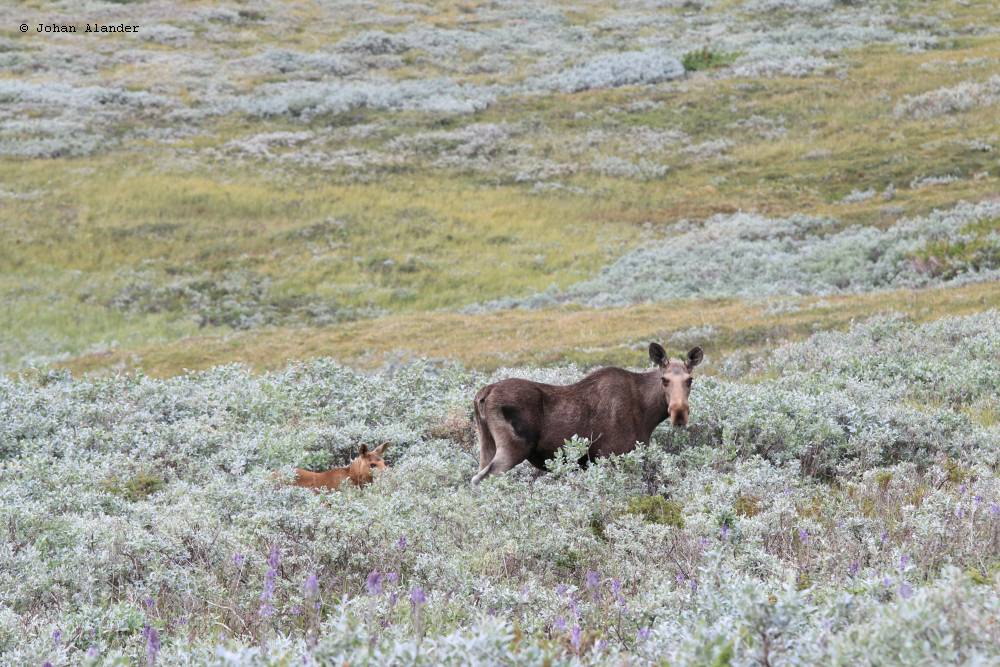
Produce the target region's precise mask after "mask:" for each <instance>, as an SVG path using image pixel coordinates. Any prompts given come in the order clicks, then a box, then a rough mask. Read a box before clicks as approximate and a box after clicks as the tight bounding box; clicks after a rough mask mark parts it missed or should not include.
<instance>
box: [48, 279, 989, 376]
mask: <svg viewBox="0 0 1000 667" xmlns="http://www.w3.org/2000/svg"><path fill="white" fill-rule="evenodd" d="M797 303H798V306H799V308H798V309H797V310H794V311H793V312H786V313H780V314H774V313H770V312H769V309H768V307H767V304H763V303H761V304H748V303H743V302H740V301H736V300H718V301H708V302H705V301H696V300H684V301H678V302H676V303H671V304H658V305H642V306H632V307H628V308H618V309H603V310H592V309H565V310H535V311H513V312H496V313H489V314H484V315H463V314H459V313H452V312H436V313H414V314H397V315H389V316H386V317H383V318H378V319H375V320H362V321H358V322H349V323H345V324H341V325H336V326H330V327H318V328H308V327H304V328H272V329H264V330H257V331H251V332H245V333H239V334H230V333H226V334H221V335H214V336H196V337H191V338H185V339H181V340H178V341H174V342H171V343H164V344H156V345H148V346H139V347H133V348H128V349H126V348H120V349H115V350H106V351H102V352H98V353H93V354H85V355H81V356H78V357H75V358H72V359H69V360H66V361H63V362H60V364H59V365H60V366H62V367H65V368H69V369H71V370H72V371H73V372H75V373H88V372H101V371H105V370H107V369H116V368H142V369H143V370H144V372H146V373H147V374H149V375H153V376H170V375H175V374H178V373H181V372H183V371H184V369H191V370H196V369H204V368H208V367H210V366H213V365H215V364H219V363H230V362H240V363H244V364H247V365H249V366H251V367H252V368H255V369H259V370H268V369H276V368H280V367H282V366H284V365H285V363H286V360H288V359H308V358H312V357H320V356H329V357H335V358H337V359H340V360H342V361H344V362H346V363H349V364H352V365H357V366H361V367H369V368H371V367H376V366H379V365H381V364H383V363H385V362H386V361H390V360H393V359H400V358H402V359H406V358H410V357H429V358H438V359H444V358H450V359H455V360H458V361H460V362H462V363H463V364H466V365H467V366H470V367H475V368H481V369H485V370H492V369H495V368H498V367H501V366H514V365H524V364H529V365H530V364H540V365H550V364H558V363H567V362H576V363H579V364H583V365H588V366H589V365H598V364H619V365H627V366H641V365H644V364H645V363H646V352H645V348H646V345H648V343H649V341H651V340H658V341H662V340H668V339H669V337H670V335H671V334H674V333H678V332H684V331H685V330H687V329H689V328H691V327H696V326H697V327H703V326H711V327H713V328H714V329H715V333H713V334H712V335H711V338H710V339H709V340H706V341H704V342H703V344H704V346H705V347H706V350H708V355H709V361H710V362H712V361H717V360H719V359H721V358H722V356H723V355H725V354H728V353H731V352H734V351H737V350H745V351H761V350H766V349H770V348H773V347H774V346H775V345H777V344H779V343H780V342H782V341H785V340H797V339H802V338H805V337H807V336H808V335H810V334H811V333H813V332H815V331H818V330H824V329H846V328H847V327H848V326H849V325H850V323H851V322H852V321H854V320H858V319H863V318H866V317H869V316H871V315H873V314H876V313H880V312H885V311H888V310H893V311H898V312H902V313H905V314H907V315H909V316H911V317H913V318H914V319H916V320H918V321H924V320H930V319H936V318H938V317H942V316H945V315H964V314H970V313H974V312H979V311H982V310H986V309H989V308H1000V285H997V284H995V283H987V284H982V285H971V286H966V287H960V288H953V289H943V288H942V289H927V290H918V291H914V290H901V291H895V292H885V293H877V294H866V295H859V296H845V297H826V298H823V299H817V298H809V299H801V300H798V302H797ZM672 347H675V346H672ZM670 352H671V353H672V354H679V353H680V352H681V350H679V349H671V350H670ZM700 370H701V369H700ZM702 372H708V373H710V372H712V366H711V364H709V365H708V367H707V368H706V369H704V370H703V371H702Z"/></svg>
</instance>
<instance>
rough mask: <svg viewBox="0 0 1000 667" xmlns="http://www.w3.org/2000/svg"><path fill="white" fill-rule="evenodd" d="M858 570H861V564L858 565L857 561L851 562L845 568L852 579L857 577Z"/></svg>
mask: <svg viewBox="0 0 1000 667" xmlns="http://www.w3.org/2000/svg"><path fill="white" fill-rule="evenodd" d="M860 569H861V563H859V562H858V561H857V560H852V561H851V565H850V567H848V568H847V572H848V574H850V575H851V576H852V577H855V576H857V574H858V570H860Z"/></svg>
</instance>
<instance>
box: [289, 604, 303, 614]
mask: <svg viewBox="0 0 1000 667" xmlns="http://www.w3.org/2000/svg"><path fill="white" fill-rule="evenodd" d="M301 613H302V607H300V606H299V605H295V606H293V607H292V608H291V614H292V616H298V615H299V614H301Z"/></svg>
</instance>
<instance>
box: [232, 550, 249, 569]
mask: <svg viewBox="0 0 1000 667" xmlns="http://www.w3.org/2000/svg"><path fill="white" fill-rule="evenodd" d="M245 560H246V556H244V555H243V554H241V553H235V554H233V565H235V566H236V567H243V561H245Z"/></svg>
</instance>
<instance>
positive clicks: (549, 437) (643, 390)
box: [472, 343, 703, 484]
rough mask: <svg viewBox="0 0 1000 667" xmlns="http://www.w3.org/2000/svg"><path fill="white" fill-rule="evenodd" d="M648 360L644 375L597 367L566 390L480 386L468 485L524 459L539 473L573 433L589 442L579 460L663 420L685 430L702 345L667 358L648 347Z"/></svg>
mask: <svg viewBox="0 0 1000 667" xmlns="http://www.w3.org/2000/svg"><path fill="white" fill-rule="evenodd" d="M649 356H650V358H651V359H652V360H653V362H654V363H655V364H656V365H657V367H656V368H655V369H654V370H651V371H649V372H647V373H633V372H631V371H627V370H625V369H622V368H602V369H601V370H599V371H595V372H594V373H591V374H590V375H588V376H587V377H585V378H583V379H582V380H580V381H579V382H577V383H576V384H571V385H566V386H558V385H551V384H543V383H541V382H533V381H531V380H521V379H518V378H510V379H507V380H501V381H500V382H496V383H494V384H491V385H487V386H486V387H483V388H482V389H481V390H480V391H479V393H477V394H476V398H475V400H474V401H473V405H472V407H473V421H474V422H475V425H476V431H477V432H478V434H479V468H480V469H479V473H478V474H477V475H476V476H475V477H473V478H472V482H473V484H478V483H479V482H480V481H482V480H483V479H484V478H485V477H487V476H489V475H496V474H500V473H503V472H506V471H508V470H510V469H511V468H513V467H514V466H516V465H517V464H519V463H521V462H522V461H528V462H530V463H531V464H532V465H534V466H535V467H537V468H540V469H544V468H545V461H546V460H547V459H550V458H552V457H553V456H555V453H556V450H558V449H559V448H560V447H562V446H563V443H564V442H565V441H566V440H568V439H570V438H571V437H573V436H574V435H578V436H580V437H584V438H589V439H590V443H591V444H590V449H589V450H588V452H587V456H585V457H584V458H583V459H581V463H585V462H586V461H587V460H590V459H594V458H597V457H600V456H608V455H610V454H623V453H625V452H630V451H632V450H633V449H635V444H636V442H649V438H650V436H651V435H652V434H653V429H655V428H656V427H657V425H659V424H660V423H662V422H663V421H664V420H666V419H667V418H668V417H669V418H670V422H671V424H673V425H674V426H684V425H686V424H687V419H688V410H689V408H688V395H689V393H690V391H691V379H692V378H691V370H692V369H693V368H694V367H695V366H697V365H698V364H699V363H700V362H701V360H702V357H703V353H702V350H701V348H700V347H696V348H693V349H692V350H691V351H690V352H688V356H687V359H686V360H685V361H677V360H673V361H672V360H670V359H669V358H668V357H667V355H666V351H665V350H664V349H663V347H662V346H660V345H659V344H657V343H651V344H650V346H649Z"/></svg>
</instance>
